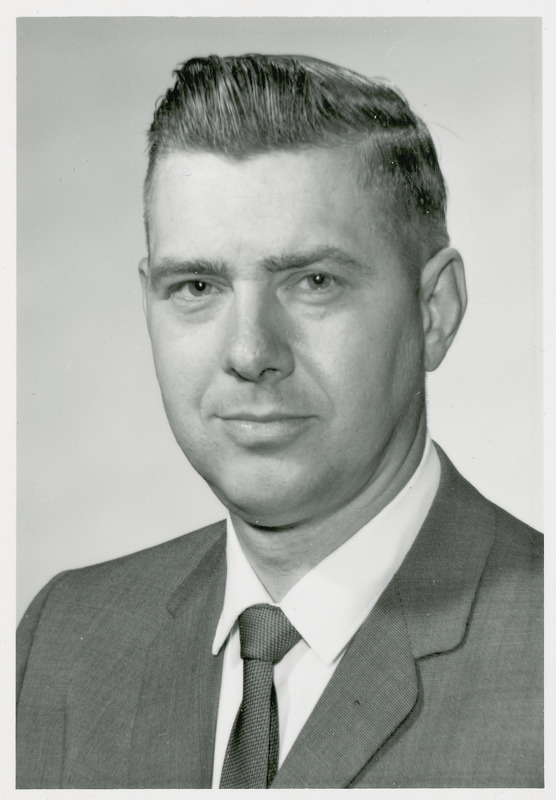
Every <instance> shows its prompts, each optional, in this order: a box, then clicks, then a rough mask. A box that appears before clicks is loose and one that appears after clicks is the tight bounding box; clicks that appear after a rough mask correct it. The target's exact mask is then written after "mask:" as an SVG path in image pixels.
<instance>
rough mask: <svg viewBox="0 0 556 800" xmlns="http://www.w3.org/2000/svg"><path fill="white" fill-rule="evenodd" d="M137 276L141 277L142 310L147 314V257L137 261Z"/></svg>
mask: <svg viewBox="0 0 556 800" xmlns="http://www.w3.org/2000/svg"><path fill="white" fill-rule="evenodd" d="M139 277H140V278H141V287H142V289H143V311H144V312H145V316H147V283H148V280H149V259H148V258H142V259H141V261H140V262H139Z"/></svg>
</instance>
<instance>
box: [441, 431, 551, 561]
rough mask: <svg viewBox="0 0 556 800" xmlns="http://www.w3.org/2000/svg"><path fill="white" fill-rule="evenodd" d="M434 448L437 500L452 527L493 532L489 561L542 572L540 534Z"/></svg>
mask: <svg viewBox="0 0 556 800" xmlns="http://www.w3.org/2000/svg"><path fill="white" fill-rule="evenodd" d="M436 449H437V451H438V453H439V456H440V461H441V466H442V478H441V484H440V489H439V499H440V506H441V509H442V511H443V512H444V515H445V517H446V518H448V517H450V522H451V523H452V524H458V522H459V523H460V524H461V523H463V522H464V523H465V524H468V525H470V526H472V527H474V528H475V529H476V532H477V535H479V536H480V535H482V534H483V532H485V531H490V532H492V536H493V544H492V548H491V552H490V560H492V559H496V560H499V561H500V560H502V561H504V562H506V563H507V564H508V565H511V564H512V563H513V564H514V565H519V564H521V565H522V566H527V567H529V568H531V569H532V570H533V571H537V572H538V571H539V570H540V571H542V562H543V552H544V536H543V534H542V533H540V532H539V531H537V530H535V529H534V528H532V527H531V526H530V525H528V524H527V523H525V522H523V521H521V520H520V519H518V518H517V517H515V516H513V515H512V514H510V513H509V512H508V511H506V510H505V509H504V508H502V507H501V506H499V505H497V504H496V503H494V502H493V501H492V500H489V499H488V498H487V497H485V496H484V495H483V494H482V493H481V492H480V491H479V490H478V489H477V488H476V487H475V486H473V484H471V483H470V482H469V481H468V480H467V479H466V478H464V477H463V476H462V475H461V474H460V473H459V472H458V470H457V469H456V468H455V467H454V465H453V464H452V463H451V461H450V460H449V459H448V457H447V456H446V454H445V453H444V452H443V451H442V449H441V448H439V447H438V445H436ZM446 521H448V519H446Z"/></svg>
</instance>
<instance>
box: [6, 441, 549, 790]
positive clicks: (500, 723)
mask: <svg viewBox="0 0 556 800" xmlns="http://www.w3.org/2000/svg"><path fill="white" fill-rule="evenodd" d="M441 460H442V478H441V485H440V488H439V491H438V494H437V497H436V499H435V502H434V504H433V507H432V509H431V511H430V513H429V516H428V518H427V520H426V522H425V524H424V526H423V528H422V530H421V532H420V533H419V536H418V537H417V539H416V541H415V543H414V545H413V547H412V549H411V551H410V552H409V554H408V556H407V557H406V559H405V561H404V563H403V564H402V566H401V568H400V570H399V571H398V573H397V574H396V575H395V576H394V578H393V579H392V581H391V582H390V584H389V586H388V587H387V589H386V590H385V592H384V593H383V595H382V597H381V598H380V600H379V602H378V604H377V605H376V607H375V608H374V609H373V611H372V612H371V614H370V615H369V617H368V618H367V620H366V621H365V623H364V624H363V625H362V626H361V628H360V629H359V631H358V633H357V634H356V636H355V637H354V638H353V640H352V642H351V644H350V646H349V648H348V651H347V652H346V654H345V656H344V658H343V660H342V661H341V663H340V665H339V666H338V668H337V670H336V672H335V673H334V676H333V678H332V680H331V681H330V683H329V684H328V686H327V688H326V690H325V691H324V693H323V695H322V697H321V699H320V700H319V702H318V704H317V707H316V708H315V710H314V712H313V714H312V715H311V717H310V718H309V720H308V721H307V723H306V725H305V727H304V728H303V730H302V731H301V733H300V735H299V737H298V739H297V741H296V742H295V743H294V745H293V747H292V749H291V751H290V753H289V754H288V756H287V758H286V760H285V762H284V764H283V765H282V767H281V769H280V770H279V772H278V774H277V776H276V779H275V781H274V784H273V786H274V787H276V788H287V787H323V788H335V787H448V786H452V787H469V786H477V787H518V786H537V787H538V786H542V784H543V766H542V688H541V687H542V561H541V557H542V556H541V554H542V537H541V536H540V535H539V534H537V533H536V532H534V531H533V530H531V529H530V528H528V527H527V526H526V525H524V524H523V523H521V522H518V521H517V520H516V519H514V518H513V517H511V516H509V515H508V514H507V513H506V512H504V511H502V510H501V509H500V508H498V507H496V506H494V505H493V504H492V503H490V502H488V501H487V500H485V499H484V498H483V497H482V496H481V495H480V494H479V493H478V492H477V491H476V490H475V489H474V488H473V487H472V486H470V485H469V484H468V483H467V482H466V481H465V480H464V479H463V478H462V477H461V476H460V475H459V474H458V473H457V472H456V471H455V469H454V468H453V466H452V465H451V464H450V462H449V461H448V459H447V458H446V457H445V456H444V454H442V453H441ZM224 534H225V529H224V524H223V523H219V524H216V525H212V526H210V527H208V528H205V529H203V530H200V531H197V532H195V533H192V534H189V535H187V536H185V537H181V538H180V539H176V540H174V541H171V542H168V543H166V544H163V545H160V546H157V547H155V548H152V549H150V550H146V551H143V552H140V553H136V554H134V555H131V556H127V557H125V558H121V559H117V560H116V561H111V562H108V563H105V564H100V565H97V566H94V567H88V568H86V569H82V570H75V571H71V572H67V573H64V574H62V575H60V576H58V577H57V578H55V579H54V580H53V581H51V582H50V584H48V586H46V587H45V588H44V589H43V591H42V592H41V593H40V594H39V595H38V596H37V598H36V599H35V601H34V602H33V604H32V605H31V607H30V608H29V610H28V612H27V614H26V615H25V618H24V619H23V621H22V623H21V626H20V644H19V651H18V659H19V667H20V670H19V674H20V681H21V691H20V695H19V711H18V720H19V723H18V731H19V734H18V735H19V743H18V786H19V787H20V788H57V787H63V788H70V787H75V788H126V787H127V788H136V787H146V788H180V787H191V788H194V787H197V788H207V787H210V785H211V773H212V760H213V748H214V732H215V726H216V716H217V710H218V694H219V686H220V676H221V669H222V656H221V655H220V656H218V657H214V656H213V655H212V654H211V644H212V639H213V637H214V631H215V627H216V623H217V620H218V616H219V613H220V609H221V607H222V602H223V594H224V586H225V569H226V565H225V535H224Z"/></svg>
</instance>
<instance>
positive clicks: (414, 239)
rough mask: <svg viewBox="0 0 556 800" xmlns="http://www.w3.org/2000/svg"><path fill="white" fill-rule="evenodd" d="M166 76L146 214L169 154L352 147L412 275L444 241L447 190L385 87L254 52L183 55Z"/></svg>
mask: <svg viewBox="0 0 556 800" xmlns="http://www.w3.org/2000/svg"><path fill="white" fill-rule="evenodd" d="M173 75H174V77H175V79H176V82H175V84H174V86H173V87H172V88H170V89H169V90H168V91H167V92H166V95H165V96H164V97H163V98H161V100H159V102H158V104H157V108H156V110H155V114H154V119H153V122H152V125H151V127H150V130H149V134H148V137H149V165H148V170H147V176H146V179H145V208H146V209H148V204H149V198H150V188H151V182H152V176H153V172H154V169H155V166H156V163H157V161H158V159H160V158H161V157H163V156H164V155H166V154H168V153H170V152H173V151H180V150H181V151H187V152H210V153H215V154H218V155H222V156H225V157H227V158H230V159H235V160H243V159H247V158H250V157H253V156H256V155H259V154H262V153H267V152H272V151H278V150H281V151H284V150H296V151H298V150H303V149H307V148H314V147H323V148H351V149H352V151H353V153H354V156H355V159H356V161H357V164H358V169H357V175H358V177H359V179H360V180H362V181H363V183H364V185H365V186H368V187H369V188H372V189H373V191H374V192H375V197H376V198H377V200H378V207H379V208H380V209H381V211H383V212H384V214H383V216H384V223H385V224H386V225H387V226H388V229H389V232H390V233H391V235H393V236H394V238H395V241H396V244H397V246H398V247H399V248H401V250H402V254H403V256H404V257H405V258H406V259H407V261H408V262H409V264H410V266H411V267H412V268H413V270H417V271H418V270H419V269H420V267H421V266H422V265H423V264H424V263H426V261H427V260H428V259H429V258H430V257H431V256H432V255H434V253H435V252H437V251H438V250H439V249H441V248H442V247H445V246H446V245H447V244H448V241H449V240H448V234H447V231H446V187H445V184H444V180H443V177H442V173H441V171H440V167H439V164H438V158H437V155H436V150H435V147H434V144H433V141H432V139H431V136H430V133H429V131H428V129H427V127H426V125H425V124H424V122H423V121H422V120H421V119H420V118H419V117H418V116H416V115H415V114H414V113H413V112H412V111H411V109H410V107H409V105H408V103H407V101H406V100H405V98H404V97H403V96H402V95H401V93H400V92H399V91H398V90H397V89H395V88H394V87H393V86H391V85H389V84H388V83H387V82H386V81H384V80H382V79H373V80H370V79H368V78H365V77H364V76H362V75H359V74H358V73H356V72H353V71H352V70H348V69H345V68H343V67H340V66H337V65H335V64H329V63H327V62H325V61H320V60H319V59H316V58H310V57H308V56H284V55H280V56H275V55H256V54H249V55H243V56H228V57H225V58H221V57H219V56H209V57H208V58H192V59H190V60H189V61H186V62H185V63H184V64H183V65H182V66H181V67H180V68H179V69H177V70H175V71H174V73H173ZM147 237H148V226H147Z"/></svg>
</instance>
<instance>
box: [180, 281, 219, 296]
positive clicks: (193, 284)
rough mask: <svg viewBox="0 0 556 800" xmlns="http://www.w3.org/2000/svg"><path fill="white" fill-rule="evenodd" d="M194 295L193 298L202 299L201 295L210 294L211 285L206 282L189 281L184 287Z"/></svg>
mask: <svg viewBox="0 0 556 800" xmlns="http://www.w3.org/2000/svg"><path fill="white" fill-rule="evenodd" d="M182 288H184V289H187V291H188V292H189V293H190V294H192V295H193V297H200V296H201V295H205V294H210V290H211V288H212V287H211V285H210V284H209V283H207V282H206V281H187V282H186V283H184V285H183V287H182Z"/></svg>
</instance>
